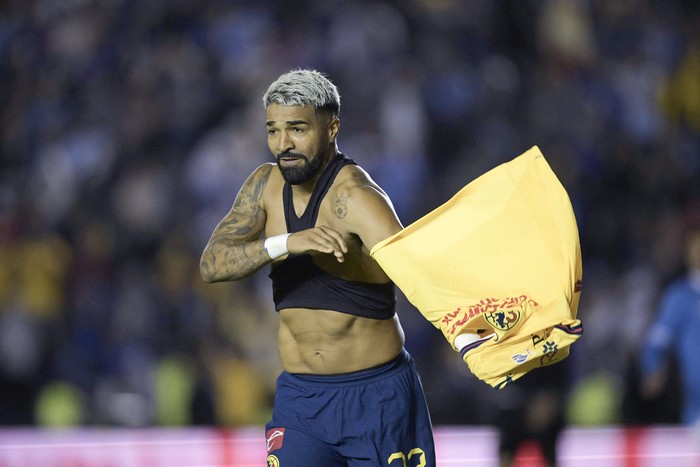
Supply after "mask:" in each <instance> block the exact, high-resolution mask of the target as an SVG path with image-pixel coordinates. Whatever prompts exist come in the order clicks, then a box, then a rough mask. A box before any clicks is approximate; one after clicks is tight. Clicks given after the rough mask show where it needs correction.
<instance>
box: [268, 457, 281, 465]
mask: <svg viewBox="0 0 700 467" xmlns="http://www.w3.org/2000/svg"><path fill="white" fill-rule="evenodd" d="M267 467H280V460H279V459H278V458H277V456H273V455H272V454H270V455H269V456H267Z"/></svg>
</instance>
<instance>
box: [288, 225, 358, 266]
mask: <svg viewBox="0 0 700 467" xmlns="http://www.w3.org/2000/svg"><path fill="white" fill-rule="evenodd" d="M287 250H289V253H294V254H302V253H309V254H314V253H328V254H333V255H334V256H335V258H336V259H337V260H338V262H339V263H342V262H343V261H345V253H347V252H348V244H347V243H346V242H345V239H343V236H342V235H341V234H340V233H338V232H337V231H335V230H333V229H331V228H329V227H325V226H319V227H314V228H313V229H307V230H302V231H300V232H295V233H293V234H292V235H290V236H289V238H288V239H287Z"/></svg>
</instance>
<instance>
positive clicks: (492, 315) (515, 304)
mask: <svg viewBox="0 0 700 467" xmlns="http://www.w3.org/2000/svg"><path fill="white" fill-rule="evenodd" d="M538 306H539V305H538V304H537V302H536V301H535V300H533V299H532V298H531V297H528V296H527V295H520V296H517V297H506V298H497V297H488V298H483V299H481V300H479V302H478V303H475V304H473V305H469V306H467V307H464V308H463V307H458V308H457V309H456V310H454V311H450V312H448V313H445V316H444V317H443V318H442V320H441V321H440V327H441V328H442V329H443V330H444V331H445V332H446V333H448V334H451V335H454V334H455V333H457V331H461V330H462V328H463V327H464V325H465V324H467V322H468V321H469V320H471V319H474V318H476V317H477V316H481V315H483V316H484V317H485V318H486V320H487V321H488V323H489V325H491V327H493V328H494V329H497V330H501V331H507V330H509V329H512V328H513V327H514V326H515V325H516V324H517V323H518V322H519V321H520V316H521V315H522V313H523V310H525V309H526V308H527V307H535V308H537V307H538Z"/></svg>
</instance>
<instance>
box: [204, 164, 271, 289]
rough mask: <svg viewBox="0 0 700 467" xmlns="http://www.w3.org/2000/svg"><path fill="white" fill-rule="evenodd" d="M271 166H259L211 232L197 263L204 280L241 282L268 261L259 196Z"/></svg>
mask: <svg viewBox="0 0 700 467" xmlns="http://www.w3.org/2000/svg"><path fill="white" fill-rule="evenodd" d="M273 167H274V165H273V164H263V165H261V166H260V167H259V168H258V169H256V170H255V171H254V172H253V173H252V174H251V175H250V177H248V180H246V181H245V183H244V184H243V186H242V187H241V190H240V191H239V192H238V195H237V196H236V200H235V201H234V203H233V207H232V208H231V210H230V211H229V213H228V214H227V215H226V216H225V217H224V218H223V219H222V220H221V222H219V224H218V225H217V226H216V228H215V229H214V232H213V233H212V235H211V238H210V239H209V243H207V246H206V248H205V249H204V252H203V253H202V258H201V260H200V263H199V270H200V273H201V274H202V279H204V281H206V282H220V281H230V280H239V279H243V278H245V277H247V276H250V275H252V274H253V273H255V272H256V271H257V270H258V269H260V268H261V267H263V266H264V265H266V264H268V263H270V262H271V261H272V260H271V259H270V256H269V255H268V254H267V252H266V251H265V248H264V246H263V243H264V240H263V239H260V235H261V234H262V232H263V230H264V229H265V222H266V220H267V214H266V212H265V209H264V205H263V200H262V195H263V191H264V189H265V186H266V185H267V181H268V179H269V177H270V173H271V172H272V168H273Z"/></svg>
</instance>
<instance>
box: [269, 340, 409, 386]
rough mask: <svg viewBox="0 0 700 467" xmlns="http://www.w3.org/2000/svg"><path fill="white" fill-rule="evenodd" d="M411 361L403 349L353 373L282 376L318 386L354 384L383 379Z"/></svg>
mask: <svg viewBox="0 0 700 467" xmlns="http://www.w3.org/2000/svg"><path fill="white" fill-rule="evenodd" d="M410 361H411V356H410V355H409V353H408V351H406V349H401V352H400V353H399V355H398V356H397V357H396V358H394V359H393V360H390V361H388V362H386V363H382V364H381V365H377V366H373V367H370V368H365V369H363V370H357V371H351V372H349V373H339V374H335V375H310V374H306V373H287V372H286V371H283V372H282V375H281V376H288V377H291V378H294V379H298V380H301V381H304V382H307V383H317V384H339V383H352V382H354V381H367V380H369V379H372V378H377V377H382V376H385V375H388V374H391V373H392V372H393V371H395V370H399V369H401V368H403V366H404V365H405V364H406V363H408V362H410Z"/></svg>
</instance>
